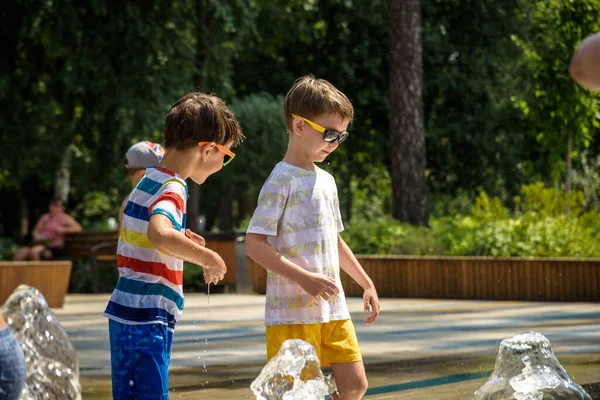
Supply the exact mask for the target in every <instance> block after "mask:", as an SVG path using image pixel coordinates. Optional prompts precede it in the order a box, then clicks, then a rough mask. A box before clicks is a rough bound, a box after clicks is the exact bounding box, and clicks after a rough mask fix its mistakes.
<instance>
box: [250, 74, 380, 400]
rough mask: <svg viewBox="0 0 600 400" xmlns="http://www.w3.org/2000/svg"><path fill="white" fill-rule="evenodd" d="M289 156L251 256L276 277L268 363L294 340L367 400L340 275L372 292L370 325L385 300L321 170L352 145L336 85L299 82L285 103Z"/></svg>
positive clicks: (262, 206) (341, 387) (258, 224)
mask: <svg viewBox="0 0 600 400" xmlns="http://www.w3.org/2000/svg"><path fill="white" fill-rule="evenodd" d="M283 111H284V117H285V123H286V126H287V129H288V132H289V143H288V150H287V152H286V154H285V156H284V158H283V160H282V161H281V162H280V163H278V164H277V165H276V166H275V168H274V169H273V171H272V172H271V175H270V176H269V178H268V179H267V181H266V182H265V184H264V186H263V188H262V190H261V192H260V196H259V199H258V205H257V207H256V210H255V212H254V215H253V217H252V219H251V221H250V226H249V228H248V234H247V236H246V251H247V254H248V255H249V256H250V257H252V259H254V260H255V261H256V262H257V263H259V264H261V265H262V266H264V267H265V268H266V269H267V270H268V272H267V274H268V277H267V299H266V312H265V324H266V326H267V332H266V341H267V357H268V358H269V359H270V358H272V357H273V356H275V355H276V354H277V351H278V350H279V348H280V347H281V344H282V343H283V342H284V341H285V340H287V339H303V340H305V341H307V342H308V343H310V344H312V345H313V346H314V347H315V349H316V351H317V354H318V355H319V359H320V361H321V365H323V366H328V365H331V368H332V370H333V374H334V376H335V380H336V383H337V388H338V390H337V392H336V393H335V394H334V395H333V396H332V397H330V398H331V399H344V400H349V399H360V398H362V396H363V395H364V393H365V392H366V390H367V378H366V374H365V368H364V365H363V362H362V355H361V353H360V349H359V347H358V341H357V339H356V333H355V331H354V325H353V324H352V320H351V319H350V313H349V312H348V309H347V307H346V301H345V297H344V291H343V288H342V284H341V281H340V267H341V268H342V269H343V270H344V271H345V272H347V273H348V274H349V275H350V276H351V277H352V278H353V279H354V280H355V281H356V282H357V283H358V284H359V285H360V286H361V287H362V288H363V289H364V295H363V300H364V308H365V312H369V311H371V312H372V314H371V315H370V316H369V317H368V318H367V319H366V320H365V323H366V324H370V323H372V322H374V321H375V320H376V319H377V317H378V316H379V307H380V306H379V299H378V297H377V291H376V289H375V286H374V285H373V282H372V281H371V279H370V278H369V277H368V276H367V274H366V273H365V271H364V270H363V268H362V267H361V265H360V264H359V262H358V261H357V260H356V257H354V254H353V253H352V250H350V248H349V247H348V245H346V243H345V242H344V240H343V239H342V238H341V236H340V235H339V232H341V231H342V230H343V225H342V220H341V216H340V211H339V202H338V193H337V188H336V185H335V180H334V178H333V176H331V175H330V174H329V173H327V172H325V171H324V170H322V169H321V168H318V167H317V166H316V165H315V162H322V161H324V160H325V158H326V157H327V156H328V155H329V154H330V153H331V152H333V151H334V150H335V149H336V148H337V147H338V146H339V144H340V143H341V142H343V141H344V140H345V139H346V138H347V137H348V132H347V131H346V129H347V127H348V124H349V123H350V122H351V121H352V118H353V116H354V110H353V107H352V104H351V103H350V100H348V98H347V97H346V96H345V95H344V94H343V93H342V92H340V91H339V90H338V89H336V88H335V87H334V86H333V85H332V84H330V83H329V82H327V81H325V80H323V79H316V78H315V77H313V76H304V77H302V78H300V79H298V80H297V81H296V83H295V84H294V86H293V87H292V88H291V89H290V91H289V92H288V94H287V95H286V97H285V101H284V105H283Z"/></svg>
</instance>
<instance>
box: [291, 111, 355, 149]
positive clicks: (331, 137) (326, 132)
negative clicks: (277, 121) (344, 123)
mask: <svg viewBox="0 0 600 400" xmlns="http://www.w3.org/2000/svg"><path fill="white" fill-rule="evenodd" d="M292 117H293V118H300V119H302V120H304V121H305V122H306V123H307V124H309V125H310V126H312V127H313V129H314V130H316V131H317V132H321V133H322V134H323V140H325V141H326V142H329V143H331V142H335V141H336V140H337V141H338V144H342V142H343V141H344V140H346V139H348V135H349V133H348V131H344V132H338V131H333V130H331V129H325V128H324V127H322V126H321V125H319V124H317V123H316V122H313V121H311V120H310V119H308V118H304V117H301V116H299V115H296V114H292Z"/></svg>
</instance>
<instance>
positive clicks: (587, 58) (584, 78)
mask: <svg viewBox="0 0 600 400" xmlns="http://www.w3.org/2000/svg"><path fill="white" fill-rule="evenodd" d="M569 72H570V74H571V77H572V78H573V80H575V81H576V82H577V83H579V84H580V85H581V86H584V87H586V88H588V89H591V90H595V91H600V32H598V33H596V34H594V35H591V36H588V37H587V38H586V39H584V40H583V41H582V42H581V44H580V45H579V48H578V49H577V52H576V53H575V55H574V56H573V59H572V60H571V65H570V66H569Z"/></svg>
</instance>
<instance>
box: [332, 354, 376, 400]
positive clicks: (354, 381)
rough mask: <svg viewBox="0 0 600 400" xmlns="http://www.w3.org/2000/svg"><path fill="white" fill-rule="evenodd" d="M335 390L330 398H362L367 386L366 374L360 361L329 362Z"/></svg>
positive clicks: (335, 399) (338, 399)
mask: <svg viewBox="0 0 600 400" xmlns="http://www.w3.org/2000/svg"><path fill="white" fill-rule="evenodd" d="M331 369H332V370H333V376H334V377H335V384H336V386H337V390H336V391H335V392H334V393H333V394H332V395H331V396H329V399H330V400H354V399H356V400H358V399H362V398H363V396H364V395H365V392H366V391H367V388H368V385H369V383H368V381H367V374H366V372H365V366H364V364H363V362H362V361H356V362H351V363H346V364H333V363H332V364H331Z"/></svg>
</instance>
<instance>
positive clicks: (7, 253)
mask: <svg viewBox="0 0 600 400" xmlns="http://www.w3.org/2000/svg"><path fill="white" fill-rule="evenodd" d="M16 251H17V244H16V243H15V241H14V240H12V239H11V238H7V237H0V260H2V261H6V260H11V259H12V258H13V256H14V254H15V253H16Z"/></svg>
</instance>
